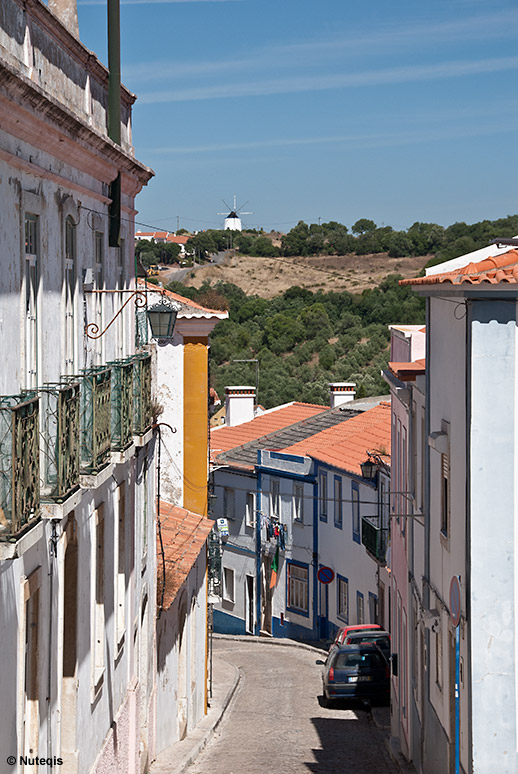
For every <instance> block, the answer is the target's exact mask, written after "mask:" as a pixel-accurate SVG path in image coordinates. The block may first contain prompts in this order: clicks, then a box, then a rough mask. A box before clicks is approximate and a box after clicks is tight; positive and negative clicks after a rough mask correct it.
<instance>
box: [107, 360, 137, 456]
mask: <svg viewBox="0 0 518 774" xmlns="http://www.w3.org/2000/svg"><path fill="white" fill-rule="evenodd" d="M108 365H109V366H110V368H111V448H112V449H114V450H116V451H123V450H124V449H126V448H127V447H128V446H129V445H130V444H131V442H132V440H133V362H132V360H131V359H128V360H115V361H113V362H111V363H109V364H108Z"/></svg>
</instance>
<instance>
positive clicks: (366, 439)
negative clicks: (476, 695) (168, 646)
mask: <svg viewBox="0 0 518 774" xmlns="http://www.w3.org/2000/svg"><path fill="white" fill-rule="evenodd" d="M347 388H350V385H347ZM243 389H244V388H243ZM340 389H341V390H342V391H343V392H345V391H346V390H345V388H343V385H340ZM237 390H238V388H232V390H231V393H230V395H231V400H232V399H234V396H233V393H235V392H237ZM348 391H349V392H350V389H349V390H348ZM377 401H378V402H379V399H377ZM375 403H376V400H374V401H372V400H371V401H369V400H367V401H355V402H352V403H350V402H349V403H347V405H342V406H338V407H336V408H334V409H327V410H323V407H321V410H320V411H318V412H315V411H314V409H315V408H317V407H310V406H305V405H304V404H295V405H294V406H292V407H290V413H288V409H287V407H279V408H278V409H277V410H275V409H272V410H271V411H270V412H266V414H265V415H262V416H260V417H257V418H256V419H254V420H252V421H249V422H247V423H245V424H241V425H237V426H235V427H232V428H231V427H227V428H217V429H214V430H213V431H212V446H213V450H214V454H215V455H216V454H217V456H216V458H215V460H214V464H213V489H214V494H215V502H214V506H213V515H214V517H215V518H226V519H227V523H228V531H229V535H228V538H224V539H223V542H224V550H223V558H222V564H223V595H222V600H221V603H220V604H218V605H217V606H216V609H215V610H214V623H215V628H216V630H217V631H222V632H228V633H241V634H244V633H251V634H252V633H255V634H259V633H261V632H262V633H265V634H270V635H272V636H275V637H293V638H295V639H305V640H318V639H327V638H330V637H332V636H334V633H335V631H336V629H337V628H338V627H339V626H341V625H343V624H344V621H345V622H349V623H355V622H357V621H362V622H363V621H365V622H368V621H375V620H378V618H379V617H381V618H382V620H387V621H388V617H387V618H386V619H385V618H384V616H385V604H384V602H383V604H382V611H383V614H382V615H381V616H380V615H379V608H378V596H379V583H378V578H379V577H380V565H384V560H385V550H386V547H387V538H388V509H387V507H386V505H387V502H388V501H387V502H385V503H384V502H383V494H382V493H383V492H384V491H385V492H386V487H387V482H388V478H387V472H388V467H385V466H384V465H383V466H382V470H381V472H380V474H379V475H378V476H377V478H376V480H369V481H367V480H365V479H364V478H362V475H361V469H360V463H361V462H362V461H364V460H365V458H366V456H367V455H366V451H365V449H366V448H367V447H368V446H369V445H370V446H371V448H372V451H373V452H374V449H375V448H376V449H378V452H377V453H378V455H380V454H382V455H383V457H384V459H386V460H387V461H388V459H389V454H388V448H389V445H390V411H389V408H388V405H387V404H382V405H381V406H375ZM312 408H313V415H312V416H311V414H310V413H308V412H309V411H311V409H312ZM294 409H296V412H295V411H294ZM303 412H306V413H307V414H308V415H307V416H306V417H305V418H304V417H303V416H302V413H303ZM230 413H231V412H230ZM283 413H284V414H285V416H284V421H285V424H284V426H282V424H281V422H282V418H283V417H282V415H283ZM358 415H359V416H358ZM288 417H289V419H290V420H291V423H288V422H289V419H288ZM295 418H296V419H297V420H298V421H296V422H293V420H294V419H295ZM274 423H276V426H277V429H275V430H274V429H273V428H274V427H275V424H274ZM218 440H219V443H218ZM236 441H241V445H238V446H234V448H225V449H224V450H219V454H218V447H219V446H221V447H228V444H229V443H232V442H234V443H235V442H236ZM360 458H361V459H360ZM328 515H329V516H328ZM369 529H370V532H369ZM367 533H369V534H367ZM366 544H367V545H368V546H369V550H370V553H369V551H367V548H366ZM320 567H329V568H331V570H332V574H334V578H333V580H332V582H331V584H329V585H324V584H323V583H320V582H319V581H318V579H317V574H318V571H319V569H320ZM350 600H351V601H350Z"/></svg>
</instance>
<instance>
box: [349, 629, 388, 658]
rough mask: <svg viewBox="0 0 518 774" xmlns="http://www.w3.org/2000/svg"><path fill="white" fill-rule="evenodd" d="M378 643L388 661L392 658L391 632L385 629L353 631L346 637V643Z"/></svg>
mask: <svg viewBox="0 0 518 774" xmlns="http://www.w3.org/2000/svg"><path fill="white" fill-rule="evenodd" d="M367 644H371V645H376V646H377V647H378V648H379V649H380V650H381V652H382V653H383V655H384V656H385V658H386V659H387V661H388V660H389V658H390V634H389V633H388V632H385V631H383V629H373V630H372V631H364V632H351V633H350V634H348V635H347V636H346V638H345V641H344V645H367Z"/></svg>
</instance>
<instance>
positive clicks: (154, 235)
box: [135, 231, 169, 239]
mask: <svg viewBox="0 0 518 774" xmlns="http://www.w3.org/2000/svg"><path fill="white" fill-rule="evenodd" d="M168 234H169V231H137V233H136V234H135V236H137V237H150V238H151V239H166V238H167V236H168Z"/></svg>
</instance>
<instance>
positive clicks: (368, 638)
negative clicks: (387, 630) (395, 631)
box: [349, 634, 390, 648]
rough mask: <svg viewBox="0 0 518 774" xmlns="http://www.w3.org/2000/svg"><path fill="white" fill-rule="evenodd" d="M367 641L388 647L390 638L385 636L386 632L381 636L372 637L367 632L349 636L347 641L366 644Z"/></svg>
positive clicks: (381, 646)
mask: <svg viewBox="0 0 518 774" xmlns="http://www.w3.org/2000/svg"><path fill="white" fill-rule="evenodd" d="M369 642H372V643H373V644H375V645H378V646H379V647H380V648H390V639H389V638H388V637H387V635H386V634H384V635H382V636H381V637H373V636H369V635H368V634H364V635H363V636H362V637H358V636H356V637H350V638H349V643H350V644H351V645H352V644H353V643H354V645H366V644H368V643H369Z"/></svg>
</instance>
